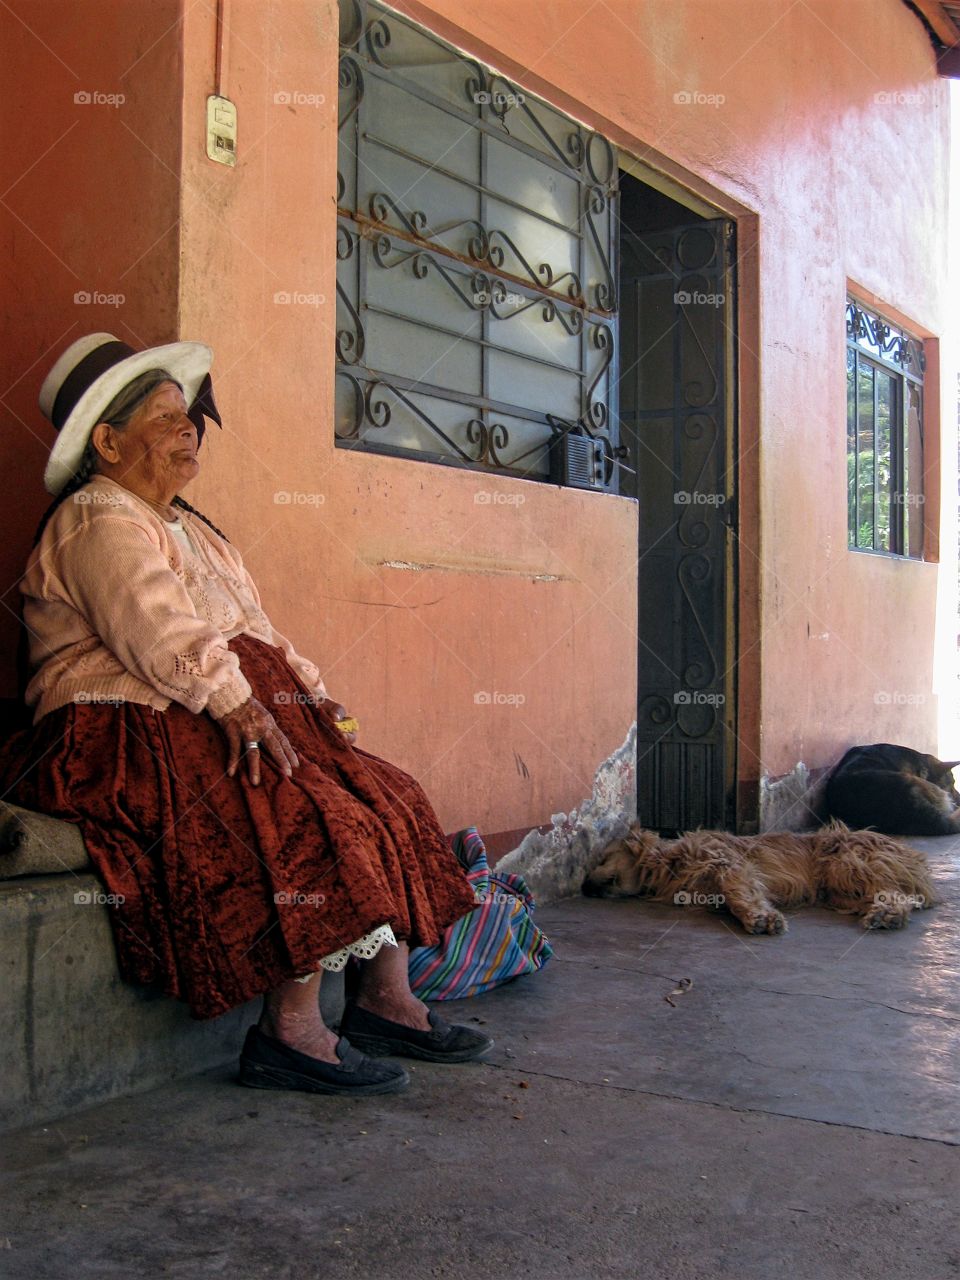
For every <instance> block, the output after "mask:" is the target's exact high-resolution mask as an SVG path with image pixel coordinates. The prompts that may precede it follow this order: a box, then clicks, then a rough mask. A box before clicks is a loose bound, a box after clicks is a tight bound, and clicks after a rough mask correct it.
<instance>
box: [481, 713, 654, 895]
mask: <svg viewBox="0 0 960 1280" xmlns="http://www.w3.org/2000/svg"><path fill="white" fill-rule="evenodd" d="M636 816H637V726H636V723H634V724H633V725H631V727H630V732H629V733H628V734H627V737H626V741H625V742H624V744H623V746H622V747H619V748H618V749H617V750H616V751H615V752H614V753H613V755H612V756H608V758H607V759H606V760H604V761H603V763H602V764H601V765H600V767H599V768H598V769H597V772H596V775H595V777H594V780H593V793H592V794H591V796H590V797H589V799H587V800H584V802H583V804H581V805H580V806H579V807H578V808H576V809H571V810H570V812H569V813H555V814H553V815H552V817H551V822H552V823H553V826H552V827H551V829H550V830H549V831H547V832H540V831H530V832H528V833H527V835H526V836H524V838H523V841H522V843H521V844H520V846H519V848H517V849H514V850H513V852H512V853H508V854H507V855H506V856H505V857H503V858H501V859H500V861H499V862H498V863H497V870H498V871H514V872H519V873H520V874H521V875H522V876H523V878H524V879H525V880H526V882H527V884H528V885H529V886H530V889H531V892H532V893H533V896H534V898H536V900H537V902H538V903H546V902H556V901H557V900H558V899H560V898H569V897H572V896H574V895H575V894H579V893H580V887H581V885H582V884H583V881H584V879H585V878H586V875H587V872H588V871H590V870H591V869H592V868H593V867H594V866H595V865H596V864H597V863H598V862H599V861H600V854H601V851H602V850H603V849H604V848H606V846H607V845H608V844H609V843H610V841H611V840H613V839H614V838H615V837H616V836H618V835H620V834H622V832H624V831H625V830H626V828H627V827H628V826H629V824H630V823H631V822H633V821H634V819H635V818H636Z"/></svg>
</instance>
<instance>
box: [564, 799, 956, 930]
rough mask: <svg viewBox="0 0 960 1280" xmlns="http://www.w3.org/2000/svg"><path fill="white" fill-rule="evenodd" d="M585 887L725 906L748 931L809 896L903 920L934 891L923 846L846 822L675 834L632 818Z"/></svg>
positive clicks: (875, 925) (772, 925) (774, 926)
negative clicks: (665, 835) (808, 828)
mask: <svg viewBox="0 0 960 1280" xmlns="http://www.w3.org/2000/svg"><path fill="white" fill-rule="evenodd" d="M583 891H584V893H587V894H591V895H594V896H596V897H604V898H632V897H638V896H639V897H647V898H651V899H653V901H655V902H673V903H676V904H677V905H679V906H686V905H691V906H706V907H712V908H715V909H719V908H720V907H723V906H725V907H726V908H727V909H728V910H729V911H730V912H731V913H732V914H733V915H734V916H736V918H737V919H738V920H739V921H740V923H741V924H742V925H743V927H744V929H746V931H747V933H784V932H785V931H786V928H787V922H786V920H785V919H784V917H783V915H782V913H781V911H780V910H779V909H778V908H784V909H786V910H790V909H791V908H793V907H803V906H809V905H810V904H812V903H815V902H817V903H820V904H821V905H822V906H825V907H830V908H831V909H832V910H834V911H844V912H849V913H852V914H854V915H858V916H860V918H861V922H862V924H863V927H864V928H865V929H902V928H903V926H904V925H905V924H906V923H907V921H908V920H909V918H910V912H911V911H913V910H915V909H917V908H924V907H931V906H933V905H934V904H935V903H936V901H937V899H936V896H935V894H934V889H933V882H932V880H931V879H930V872H929V869H928V867H927V862H926V859H925V857H924V856H923V854H922V853H918V852H917V850H916V849H911V848H910V846H909V845H906V844H904V843H903V841H902V840H895V839H893V838H892V837H891V836H884V835H880V834H879V833H878V832H876V831H851V830H850V828H849V827H846V826H844V824H843V823H842V822H833V823H831V824H830V825H829V826H827V827H823V828H822V829H821V830H820V831H814V832H811V833H810V834H809V835H794V834H792V833H780V834H770V835H762V836H735V835H730V834H729V833H727V832H725V831H690V832H687V833H686V834H684V835H682V836H680V838H679V839H678V840H661V839H660V837H659V836H658V835H657V834H656V832H654V831H645V830H644V829H643V828H642V827H637V826H634V827H632V828H631V830H630V831H629V833H628V834H627V835H626V836H625V837H624V838H623V839H621V840H618V841H616V843H614V844H612V845H611V846H610V847H609V848H608V849H606V850H605V852H604V855H603V861H602V862H601V863H600V864H599V866H597V867H595V868H594V870H593V871H591V873H590V874H589V876H587V879H586V880H585V881H584V885H583Z"/></svg>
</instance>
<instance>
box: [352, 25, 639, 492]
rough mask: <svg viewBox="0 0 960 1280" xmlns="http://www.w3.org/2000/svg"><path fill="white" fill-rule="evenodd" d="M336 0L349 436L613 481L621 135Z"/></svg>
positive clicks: (431, 39) (380, 447) (426, 36)
mask: <svg viewBox="0 0 960 1280" xmlns="http://www.w3.org/2000/svg"><path fill="white" fill-rule="evenodd" d="M340 19H341V35H340V106H339V161H338V175H337V178H338V190H337V206H338V208H337V214H338V221H337V258H338V262H337V333H336V350H337V410H336V442H337V444H338V445H339V446H341V447H346V448H354V449H365V450H373V451H376V452H381V453H392V454H399V455H402V456H406V457H411V458H420V459H427V460H430V461H433V462H442V463H448V464H452V465H457V466H462V467H470V468H474V469H478V470H484V471H496V472H499V473H505V474H512V475H518V476H524V477H527V478H530V479H537V480H545V481H553V482H554V483H562V484H578V485H583V486H584V487H590V488H600V489H603V488H606V489H610V488H613V487H614V486H615V483H616V470H617V467H616V458H617V457H618V456H619V450H618V445H619V442H618V439H617V435H616V420H617V418H616V405H615V402H614V397H615V394H616V380H615V376H614V374H615V356H616V337H617V334H616V314H617V300H616V288H615V283H614V282H615V280H616V264H615V261H614V244H615V227H616V202H617V160H616V155H615V152H614V150H613V148H612V147H611V145H610V144H609V142H608V141H607V140H606V139H605V138H603V137H602V136H601V135H599V134H596V133H593V132H591V131H590V130H589V129H587V128H585V127H584V126H583V125H581V124H579V123H578V122H577V121H576V120H573V119H571V118H570V117H568V116H566V115H564V114H563V113H561V112H559V111H557V110H556V109H555V108H553V107H551V106H549V105H548V104H547V103H545V102H542V101H540V100H539V99H537V98H534V97H532V96H531V95H530V94H527V93H525V92H521V91H520V90H519V89H518V88H517V87H516V86H515V85H513V84H512V83H511V82H510V81H509V80H507V79H506V78H505V77H504V76H502V75H500V74H499V73H497V72H495V71H493V70H491V69H490V68H489V67H487V66H484V65H482V64H481V63H479V62H476V61H475V60H473V59H472V58H470V57H468V56H467V55H466V54H464V53H462V52H461V51H459V50H457V49H456V48H454V47H453V46H451V45H449V44H447V43H445V42H444V41H442V40H440V39H438V38H437V37H436V36H434V35H432V34H430V33H429V32H427V31H424V30H423V29H422V28H420V27H418V26H416V25H415V24H413V23H412V22H410V21H409V20H407V19H405V18H402V17H401V16H399V15H398V14H396V13H394V12H392V11H391V10H389V9H386V8H383V7H382V6H380V5H377V4H372V3H366V2H365V0H341V5H340Z"/></svg>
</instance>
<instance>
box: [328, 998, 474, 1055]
mask: <svg viewBox="0 0 960 1280" xmlns="http://www.w3.org/2000/svg"><path fill="white" fill-rule="evenodd" d="M427 1017H428V1018H429V1019H430V1028H431V1029H430V1030H429V1031H417V1030H416V1028H415V1027H405V1026H404V1025H403V1023H401V1022H391V1021H390V1020H389V1018H381V1017H380V1015H379V1014H377V1013H370V1012H369V1011H368V1010H367V1009H361V1008H359V1007H358V1006H357V1005H355V1004H348V1005H347V1007H346V1009H345V1010H344V1012H343V1019H342V1021H341V1023H340V1034H341V1035H345V1036H348V1037H349V1040H350V1043H351V1044H355V1045H356V1046H357V1048H358V1049H362V1050H363V1052H364V1053H369V1054H372V1055H373V1056H374V1057H377V1058H379V1057H384V1056H386V1055H388V1054H392V1053H396V1054H400V1055H401V1056H402V1057H405V1058H422V1059H423V1060H424V1061H425V1062H472V1061H473V1059H474V1058H479V1057H480V1055H481V1054H483V1053H486V1052H487V1050H488V1049H492V1048H493V1041H492V1040H491V1039H490V1037H489V1036H485V1035H483V1034H482V1032H480V1031H473V1030H472V1029H471V1028H470V1027H459V1026H451V1025H450V1023H449V1022H444V1020H443V1019H442V1018H441V1017H440V1016H439V1014H436V1013H434V1011H433V1010H432V1009H429V1010H428V1011H427Z"/></svg>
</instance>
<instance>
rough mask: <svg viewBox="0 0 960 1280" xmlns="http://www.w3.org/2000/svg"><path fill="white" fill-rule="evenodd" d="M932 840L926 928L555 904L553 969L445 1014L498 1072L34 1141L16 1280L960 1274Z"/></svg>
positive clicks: (228, 1101)
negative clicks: (747, 920) (489, 1044)
mask: <svg viewBox="0 0 960 1280" xmlns="http://www.w3.org/2000/svg"><path fill="white" fill-rule="evenodd" d="M916 843H917V844H918V845H921V846H923V847H925V848H926V849H927V851H928V852H929V853H930V855H931V861H932V862H933V864H934V866H935V868H936V869H937V874H938V879H939V882H940V885H941V887H942V890H943V893H944V898H945V901H944V903H943V904H942V905H941V906H940V907H939V908H937V909H935V910H933V911H929V912H923V913H920V914H918V915H915V916H914V918H913V921H912V923H911V924H910V926H909V928H908V929H907V930H905V931H904V932H901V933H889V934H885V933H876V934H865V933H863V932H862V931H861V930H860V929H859V928H858V926H857V925H856V924H855V923H854V922H853V921H852V920H851V919H850V918H849V917H843V916H837V915H834V914H831V913H829V912H826V911H822V910H809V909H808V910H806V911H803V912H801V913H799V914H798V915H797V916H795V917H794V918H793V919H792V921H791V927H790V932H789V933H788V934H787V935H786V936H785V937H783V938H766V937H764V938H751V937H748V936H746V935H745V934H743V933H742V932H740V931H739V930H738V928H737V927H736V926H734V924H733V923H732V921H730V920H729V918H727V917H725V916H711V915H707V914H705V913H703V912H701V911H698V910H693V909H678V908H669V907H654V906H650V905H647V904H643V903H640V902H637V901H625V902H603V901H596V900H588V899H576V900H571V901H568V902H564V903H561V904H560V905H558V906H554V907H550V908H544V909H541V911H540V912H539V913H538V918H539V920H540V922H541V924H542V925H543V926H544V927H545V929H546V930H547V932H548V934H549V936H550V937H551V939H552V941H553V942H554V944H555V946H556V950H557V955H556V957H555V959H554V960H553V961H552V962H551V963H550V964H549V965H548V967H547V968H546V969H545V970H544V971H543V972H542V973H541V974H538V975H536V976H534V977H532V978H527V979H522V980H520V981H518V982H515V983H513V984H511V985H509V986H507V987H504V988H501V989H500V990H499V991H496V992H492V993H489V994H488V995H486V996H483V997H480V998H478V999H476V1000H472V1001H465V1002H462V1003H461V1004H460V1005H447V1006H446V1009H445V1011H444V1012H445V1013H446V1015H447V1016H450V1014H451V1013H453V1014H455V1015H456V1016H457V1017H458V1018H459V1019H460V1020H469V1019H476V1020H478V1021H481V1022H482V1023H483V1025H484V1027H485V1029H486V1030H488V1031H489V1032H490V1033H491V1034H493V1035H494V1036H495V1037H496V1041H497V1044H496V1048H495V1049H494V1050H493V1053H492V1055H491V1057H490V1060H489V1062H488V1063H487V1064H485V1065H477V1064H471V1065H468V1066H461V1067H447V1068H443V1067H436V1066H429V1065H416V1064H412V1063H411V1064H410V1069H411V1075H412V1084H411V1086H410V1088H409V1089H408V1090H407V1092H406V1093H404V1094H401V1095H398V1096H396V1097H386V1098H379V1099H377V1098H372V1099H369V1100H366V1101H363V1100H359V1099H357V1100H351V1101H345V1100H343V1099H335V1098H334V1099H330V1098H326V1099H325V1098H317V1097H309V1096H305V1095H302V1094H280V1093H261V1092H256V1091H253V1090H244V1089H241V1088H239V1087H238V1086H236V1085H235V1084H234V1083H233V1082H232V1080H231V1075H230V1072H229V1071H216V1072H208V1073H206V1074H204V1075H201V1076H197V1077H194V1078H192V1079H190V1080H187V1081H185V1082H181V1083H178V1084H176V1085H172V1086H168V1087H165V1088H162V1089H157V1090H154V1091H152V1092H150V1093H145V1094H141V1095H140V1096H137V1097H133V1098H128V1099H124V1100H121V1101H118V1102H112V1103H108V1104H106V1105H103V1106H100V1107H97V1108H94V1109H92V1110H89V1111H86V1112H84V1113H82V1114H78V1115H74V1116H71V1117H69V1118H66V1119H63V1120H59V1121H56V1122H52V1123H48V1124H47V1125H44V1126H35V1127H33V1128H30V1129H26V1130H21V1131H20V1132H18V1133H15V1134H9V1135H7V1136H6V1137H5V1138H4V1139H3V1140H2V1141H3V1150H4V1158H3V1167H4V1170H5V1176H4V1181H3V1184H2V1194H0V1219H2V1225H0V1274H2V1275H3V1277H4V1280H48V1278H49V1280H65V1278H66V1277H69V1280H105V1278H108V1277H123V1278H124V1280H129V1277H133V1276H136V1277H142V1278H143V1280H154V1278H155V1277H183V1278H188V1280H195V1278H196V1280H199V1278H200V1277H206V1276H211V1275H213V1276H216V1275H225V1276H227V1275H229V1276H230V1277H232V1278H233V1277H236V1278H237V1280H247V1278H250V1280H252V1278H253V1277H261V1276H270V1277H277V1278H280V1280H314V1278H315V1277H316V1278H317V1280H319V1278H320V1277H323V1280H348V1278H349V1280H354V1278H356V1280H359V1278H361V1277H362V1278H363V1280H368V1278H371V1277H379V1276H384V1277H389V1278H390V1280H421V1278H423V1280H427V1278H428V1277H447V1276H449V1277H459V1278H462V1280H480V1278H481V1277H484V1278H487V1277H491V1278H492V1277H510V1278H511V1280H513V1277H517V1276H520V1275H529V1276H531V1277H542V1278H544V1280H588V1278H589V1280H596V1278H598V1277H600V1278H606V1277H611V1278H616V1280H620V1278H621V1277H622V1278H623V1280H635V1278H639V1277H644V1280H646V1278H647V1277H653V1278H655V1280H659V1278H660V1277H663V1278H664V1280H699V1278H701V1277H702V1278H703V1280H713V1277H724V1276H738V1277H746V1278H752V1277H765V1278H767V1277H769V1276H770V1275H771V1274H775V1275H780V1276H783V1277H785V1280H806V1278H807V1277H809V1278H810V1280H831V1278H832V1277H837V1278H838V1280H839V1278H840V1277H843V1278H844V1280H849V1278H850V1277H866V1276H870V1277H873V1276H875V1275H877V1274H887V1275H895V1276H908V1277H919V1278H921V1280H941V1278H946V1277H957V1276H958V1275H960V1216H958V1204H960V1152H958V1149H957V1148H958V1141H960V1086H958V1066H960V998H958V984H957V976H958V969H960V960H958V955H960V946H958V942H960V924H958V921H960V871H958V868H960V841H958V840H928V841H917V842H916ZM680 978H692V979H693V986H692V988H691V989H690V990H689V991H687V992H685V993H683V994H676V995H673V996H672V997H671V998H672V999H673V1001H674V1005H673V1006H672V1005H671V1004H670V1003H668V1001H667V1000H666V999H665V997H666V996H667V995H669V994H670V993H671V992H673V991H674V990H675V988H676V987H677V985H678V980H679V979H680ZM674 1006H675V1007H674ZM104 1051H105V1052H109V1045H105V1046H104Z"/></svg>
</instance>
